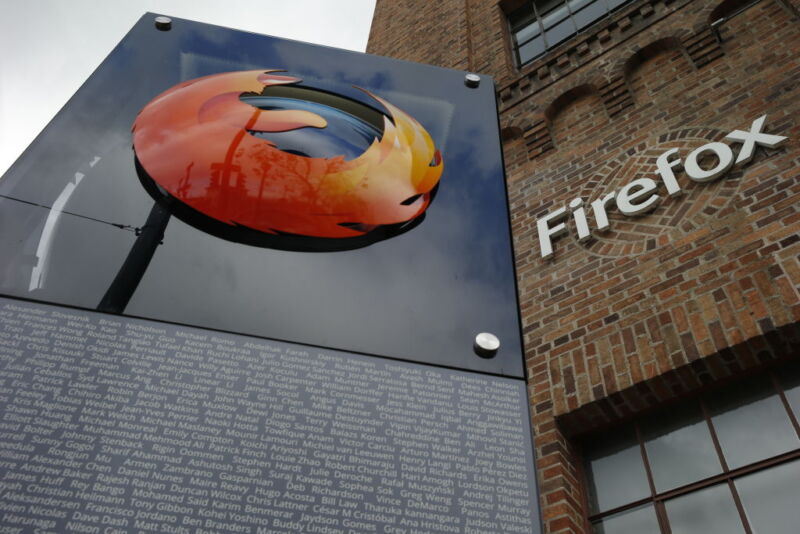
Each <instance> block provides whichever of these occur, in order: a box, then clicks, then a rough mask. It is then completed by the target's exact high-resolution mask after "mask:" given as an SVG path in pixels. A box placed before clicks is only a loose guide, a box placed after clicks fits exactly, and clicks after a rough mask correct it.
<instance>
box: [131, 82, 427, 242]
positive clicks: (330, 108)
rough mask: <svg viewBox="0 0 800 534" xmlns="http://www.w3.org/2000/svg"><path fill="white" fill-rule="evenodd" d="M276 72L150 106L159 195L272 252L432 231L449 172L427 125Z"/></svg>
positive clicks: (151, 168)
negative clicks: (427, 227)
mask: <svg viewBox="0 0 800 534" xmlns="http://www.w3.org/2000/svg"><path fill="white" fill-rule="evenodd" d="M275 72H277V71H242V72H229V73H224V74H215V75H212V76H206V77H203V78H198V79H195V80H190V81H187V82H184V83H181V84H179V85H176V86H174V87H172V88H171V89H169V90H167V91H166V92H164V93H162V94H161V95H159V96H157V97H156V98H155V99H153V100H152V101H151V102H150V103H148V104H147V105H146V106H145V107H144V108H143V109H142V111H141V112H140V113H139V115H138V117H137V118H136V121H135V123H134V127H133V144H134V151H135V154H136V159H137V169H138V171H139V175H140V178H141V179H142V181H143V183H144V184H145V186H146V187H147V189H148V191H149V192H150V193H151V194H152V195H153V196H155V197H156V198H157V199H158V200H159V201H162V202H164V203H166V204H167V205H169V206H170V207H171V209H172V211H173V212H174V213H175V214H176V215H178V216H179V217H180V218H182V219H184V220H186V221H187V222H189V223H190V224H193V225H194V226H197V227H200V228H201V229H203V230H205V231H208V232H210V233H213V234H215V235H219V236H221V237H224V238H226V239H231V240H234V241H241V242H247V243H250V244H258V245H262V246H268V247H271V248H280V249H290V250H346V249H352V248H358V247H362V246H366V245H369V244H371V243H374V242H375V241H378V240H381V239H386V238H387V237H391V236H393V235H396V234H398V233H401V232H404V231H406V230H408V229H410V228H412V227H414V226H416V225H417V224H418V223H419V222H421V220H422V218H423V217H424V214H425V210H426V209H427V208H428V206H429V204H430V202H431V200H432V199H433V196H434V195H435V193H436V188H437V186H438V183H439V178H440V176H441V174H442V169H443V164H442V158H441V156H440V154H439V151H438V150H437V149H436V147H435V146H434V143H433V141H432V139H431V137H430V135H429V134H428V132H426V131H425V129H424V128H423V127H422V125H420V124H419V123H418V122H417V121H416V120H414V119H413V118H412V117H410V116H409V115H407V114H406V113H404V112H403V111H401V110H400V109H398V108H396V107H395V106H393V105H392V104H391V103H389V102H387V101H386V100H384V99H382V98H380V97H378V96H376V95H373V94H372V93H369V92H367V91H364V92H365V94H366V95H368V96H369V97H370V98H371V99H372V101H374V102H375V103H376V104H379V105H381V106H383V108H384V109H385V110H386V113H382V112H380V111H377V110H376V109H374V108H372V107H370V106H367V105H365V104H363V103H360V102H357V101H355V100H351V99H348V98H344V97H341V96H339V95H335V94H332V93H327V92H323V91H317V90H314V89H309V88H307V87H299V86H296V85H295V84H296V83H297V82H299V81H300V80H299V79H298V78H294V77H291V76H287V75H280V74H275ZM176 200H177V202H176Z"/></svg>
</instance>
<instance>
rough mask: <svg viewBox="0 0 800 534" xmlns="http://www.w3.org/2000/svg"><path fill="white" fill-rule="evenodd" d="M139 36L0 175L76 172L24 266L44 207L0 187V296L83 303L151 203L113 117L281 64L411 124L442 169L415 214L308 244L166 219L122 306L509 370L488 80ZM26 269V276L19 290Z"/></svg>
mask: <svg viewBox="0 0 800 534" xmlns="http://www.w3.org/2000/svg"><path fill="white" fill-rule="evenodd" d="M154 31H155V30H153V29H152V25H151V24H150V21H149V20H148V21H146V22H143V23H142V24H141V25H140V26H138V27H137V28H135V29H134V30H133V32H132V33H131V36H130V37H131V38H130V40H128V41H126V42H125V43H124V44H123V45H122V46H120V47H119V48H118V49H117V50H116V51H115V53H114V54H113V55H112V56H111V57H110V58H109V60H108V62H107V63H106V64H105V65H104V66H103V69H102V70H101V71H98V73H97V74H96V75H95V76H94V77H93V78H92V79H91V80H89V82H87V84H86V86H85V87H84V88H83V89H82V91H81V93H79V94H78V95H77V96H76V98H75V99H73V100H72V101H71V102H70V107H69V109H68V112H67V113H63V114H61V115H59V117H57V118H56V119H55V120H54V122H53V124H52V125H51V127H50V128H48V130H47V131H45V133H44V134H43V135H42V136H41V137H40V138H39V139H38V140H37V143H36V145H35V146H34V147H32V150H31V151H29V153H28V154H26V155H25V156H23V157H22V158H21V159H20V161H19V162H18V163H17V164H16V165H15V167H14V168H12V170H11V171H10V172H9V174H8V175H6V177H5V178H3V180H0V193H2V194H4V195H9V196H14V197H16V198H18V199H22V200H25V201H27V202H31V203H34V204H39V205H43V206H52V205H53V203H54V202H55V201H56V199H57V198H59V195H61V194H62V193H63V192H64V191H65V188H67V187H69V184H70V183H75V181H76V177H77V175H78V173H79V174H80V175H82V178H81V179H80V183H79V184H78V185H77V187H76V188H75V190H74V191H72V192H71V194H70V195H69V199H68V201H67V202H66V205H65V209H64V212H63V213H62V214H61V216H60V217H59V221H57V224H51V226H52V227H53V228H52V236H53V237H52V239H51V241H50V244H49V249H48V253H47V258H48V260H47V262H45V263H46V264H42V265H39V263H38V262H39V261H40V260H41V258H38V257H37V247H38V246H39V243H40V240H41V237H42V235H43V229H44V227H45V225H46V224H47V216H48V212H47V210H45V209H44V208H41V207H37V206H34V205H31V204H22V203H20V202H16V201H9V200H4V199H0V217H3V218H4V219H8V220H9V221H10V220H13V221H15V224H13V225H10V224H9V225H2V226H0V249H2V250H7V251H12V252H11V254H9V255H7V256H5V257H4V258H0V273H2V274H1V275H0V292H5V293H7V294H11V295H21V296H27V297H30V298H35V299H41V300H46V301H50V302H57V303H68V304H73V305H77V306H82V307H87V308H94V307H96V306H97V303H98V302H99V300H100V297H102V295H103V293H104V291H105V290H106V289H107V288H108V287H109V284H110V283H111V281H112V280H113V278H114V275H115V274H116V272H117V270H118V269H119V267H120V265H121V264H122V262H123V261H124V259H125V257H126V255H127V253H128V251H129V250H130V248H131V244H132V243H133V242H134V241H135V239H136V236H135V234H134V232H133V229H134V228H135V227H138V226H141V225H142V224H143V223H144V221H145V219H147V217H148V213H149V211H150V209H151V208H152V206H153V201H152V199H151V198H150V196H149V195H148V194H147V192H146V191H145V190H144V188H143V187H142V184H141V183H140V181H139V180H138V178H137V176H136V173H135V171H134V170H133V168H132V159H133V158H132V152H131V134H130V127H131V124H132V123H133V121H134V118H135V117H136V114H137V113H138V111H139V110H140V109H141V108H142V107H143V106H144V105H145V104H146V103H147V102H149V101H150V100H151V99H152V98H153V97H154V96H155V95H157V94H159V93H160V92H162V91H164V90H165V89H167V88H169V87H172V86H173V85H175V84H176V83H178V82H180V81H181V80H187V79H192V78H196V77H199V76H203V75H206V74H211V73H215V72H222V71H232V70H247V69H254V68H284V69H286V70H287V71H290V72H291V73H292V74H293V75H296V76H298V77H300V78H302V79H303V80H304V83H308V84H309V86H313V87H318V88H320V89H322V90H329V91H332V92H335V93H337V94H341V95H344V96H349V97H351V98H361V99H363V98H365V96H364V94H363V92H361V91H359V90H358V89H356V88H355V87H354V86H357V87H361V88H364V89H366V90H369V91H372V92H374V93H376V94H380V95H381V96H382V97H385V98H386V99H387V100H390V101H391V102H392V103H393V104H394V105H396V106H397V107H398V108H400V109H403V110H404V111H406V112H408V113H409V114H411V115H412V116H414V117H418V118H419V120H420V121H421V122H422V123H423V125H424V126H425V128H426V129H427V130H428V131H429V133H430V134H431V137H432V138H433V139H434V141H435V142H436V144H437V147H440V148H441V153H442V156H443V157H444V160H445V163H444V168H445V169H446V170H445V173H444V175H443V176H442V178H441V182H440V188H439V192H438V194H437V197H436V201H435V202H434V203H432V205H431V207H430V209H429V210H428V213H427V217H426V219H425V221H424V222H423V223H422V224H420V225H419V226H418V227H417V228H415V229H414V230H412V231H409V232H407V233H405V234H402V235H399V236H396V237H394V238H392V239H390V240H387V241H383V242H379V243H375V244H374V245H371V246H369V247H366V248H364V249H359V250H352V251H345V252H332V253H325V254H321V253H313V254H311V253H298V252H287V251H277V250H270V249H264V248H258V247H252V246H243V245H241V244H238V243H232V242H228V241H224V240H222V239H218V238H215V237H213V236H210V235H208V234H205V233H203V232H199V231H197V230H196V229H194V228H192V227H190V226H188V225H187V224H185V223H183V222H182V221H181V220H179V219H176V218H174V217H173V219H172V220H171V221H170V222H169V225H168V226H167V229H166V233H165V235H164V238H163V241H164V245H163V246H160V247H159V248H158V250H157V251H156V253H155V255H154V257H153V260H152V262H151V263H150V265H149V267H148V269H147V272H146V274H145V276H144V278H143V279H142V281H141V284H140V285H139V287H138V289H137V291H136V293H135V294H134V295H133V298H132V299H131V301H130V304H129V306H128V307H127V309H126V311H125V312H126V313H128V314H131V315H136V316H142V317H150V318H155V319H166V320H172V321H176V322H182V323H187V324H193V325H197V326H206V327H214V328H220V329H224V330H231V331H236V332H243V333H252V334H256V335H264V336H266V337H274V338H278V339H285V340H290V341H298V342H304V343H311V344H317V345H323V346H327V347H331V348H338V349H344V350H352V351H361V352H367V353H373V354H383V355H387V356H392V357H397V358H403V359H409V360H417V361H428V362H434V363H440V364H443V365H452V366H455V367H461V368H467V369H474V370H484V371H490V372H496V373H500V374H505V375H508V376H522V374H523V368H522V353H521V347H520V340H519V330H518V325H519V323H518V315H517V309H516V295H515V287H514V278H513V266H512V258H511V251H510V235H509V228H508V222H507V207H506V201H505V187H504V181H503V169H502V162H501V157H500V156H501V154H500V143H499V137H498V132H497V121H496V111H495V101H494V93H493V84H492V83H491V82H490V81H489V80H485V82H484V83H482V84H481V85H480V87H479V88H477V89H469V88H467V87H466V86H465V85H464V83H463V79H464V73H463V72H459V71H451V70H444V69H437V68H433V67H427V66H423V65H417V64H412V63H407V62H398V61H390V60H386V59H384V58H378V57H375V56H369V55H352V54H350V53H347V52H343V51H340V50H335V49H330V48H319V47H312V46H309V45H305V44H302V43H296V42H287V41H279V40H274V39H271V38H267V37H263V36H256V35H252V34H243V33H236V32H231V31H229V30H225V29H222V28H216V27H211V26H202V25H193V24H190V23H188V22H182V23H180V24H175V25H174V27H173V30H172V31H171V32H168V33H161V34H154V33H153V32H154ZM167 50H169V52H167ZM154 57H155V58H159V60H158V61H157V62H152V61H150V60H149V59H148V58H154ZM143 65H151V67H150V70H149V72H148V74H149V75H148V76H147V77H141V78H139V77H137V83H130V82H129V80H130V76H131V75H132V73H136V72H139V71H140V69H142V68H143ZM74 132H80V135H79V136H78V135H70V134H71V133H74ZM45 148H46V150H44V149H45ZM98 158H99V159H98ZM31 177H37V178H36V179H33V178H31ZM67 212H69V213H76V214H83V215H86V216H91V217H92V218H93V219H95V220H90V219H87V218H86V217H79V216H75V215H70V214H68V213H67ZM97 221H105V222H97ZM112 223H113V224H112ZM115 225H116V226H115ZM20 244H21V245H20ZM37 258H38V259H37ZM35 266H38V268H39V270H40V271H41V275H40V280H39V282H38V283H37V284H36V285H37V288H36V289H35V290H33V291H31V290H30V289H29V288H30V286H31V275H32V271H33V269H34V267H35ZM484 331H486V332H491V333H493V334H495V335H497V336H498V338H500V340H501V343H502V345H501V349H500V352H499V353H498V355H497V357H496V358H494V359H491V360H484V359H481V358H478V357H477V356H475V355H474V354H473V352H472V341H473V339H474V337H475V335H476V334H477V333H478V332H484Z"/></svg>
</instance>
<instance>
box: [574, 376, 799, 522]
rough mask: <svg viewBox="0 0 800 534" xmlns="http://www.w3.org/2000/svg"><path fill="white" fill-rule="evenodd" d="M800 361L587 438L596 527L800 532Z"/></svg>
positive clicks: (590, 495)
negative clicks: (751, 380)
mask: <svg viewBox="0 0 800 534" xmlns="http://www.w3.org/2000/svg"><path fill="white" fill-rule="evenodd" d="M799 417H800V365H796V364H795V365H794V366H793V367H792V368H790V369H784V370H782V371H781V372H780V373H779V374H776V373H772V374H769V375H766V376H764V377H761V378H759V379H758V380H756V381H753V382H751V383H748V384H745V385H737V386H736V387H734V388H731V389H728V390H725V391H720V392H716V393H711V394H707V395H705V396H703V397H702V398H700V399H694V400H691V401H688V402H685V403H683V404H682V405H681V406H678V407H670V408H668V409H666V410H664V411H662V412H661V413H655V414H650V415H648V416H647V417H644V418H643V419H642V420H640V421H637V422H635V423H632V424H629V425H627V426H625V427H623V428H620V429H615V430H613V431H610V432H606V433H605V434H604V436H602V437H601V438H596V437H594V438H592V439H590V440H586V443H585V444H584V447H583V451H584V454H583V456H584V470H585V475H586V482H587V484H586V487H587V497H588V505H589V517H588V519H589V522H590V523H591V526H592V533H593V534H651V533H653V534H670V533H671V534H683V533H696V532H702V533H703V534H738V533H741V534H751V533H763V532H768V533H770V534H797V532H798V525H800V506H798V500H797V499H798V498H797V496H798V495H800V426H799V425H798V418H799Z"/></svg>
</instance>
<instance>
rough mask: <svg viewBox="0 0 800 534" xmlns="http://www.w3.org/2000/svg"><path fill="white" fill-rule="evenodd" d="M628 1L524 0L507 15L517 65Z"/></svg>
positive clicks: (541, 52) (526, 61) (534, 56)
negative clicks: (524, 0)
mask: <svg viewBox="0 0 800 534" xmlns="http://www.w3.org/2000/svg"><path fill="white" fill-rule="evenodd" d="M627 1H628V0H566V1H565V0H532V1H531V0H527V1H526V2H525V3H524V4H523V5H522V6H520V7H517V8H516V9H514V10H513V11H511V12H510V13H509V15H508V20H509V23H510V25H511V35H512V40H513V44H514V54H515V56H516V60H517V65H524V64H525V63H528V62H529V61H531V60H532V59H534V58H536V57H538V56H540V55H541V54H543V53H544V52H545V51H546V50H548V49H550V48H553V47H554V46H556V45H557V44H559V43H561V42H563V41H565V40H566V39H568V38H570V37H572V36H573V35H575V34H576V33H578V32H579V31H581V30H583V29H584V28H585V27H587V26H589V25H590V24H592V23H593V22H595V21H597V20H599V19H601V18H602V17H605V16H606V15H607V14H608V13H610V12H611V11H613V10H614V9H616V8H617V7H619V6H621V5H622V4H624V3H626V2H627Z"/></svg>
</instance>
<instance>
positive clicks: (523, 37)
mask: <svg viewBox="0 0 800 534" xmlns="http://www.w3.org/2000/svg"><path fill="white" fill-rule="evenodd" d="M539 33H540V30H539V23H538V22H534V23H533V24H530V25H528V26H526V27H524V28H522V29H521V30H520V31H518V32H517V33H515V34H514V39H516V40H517V44H523V43H525V41H529V40H530V39H531V38H532V37H536V36H537V35H539Z"/></svg>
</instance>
